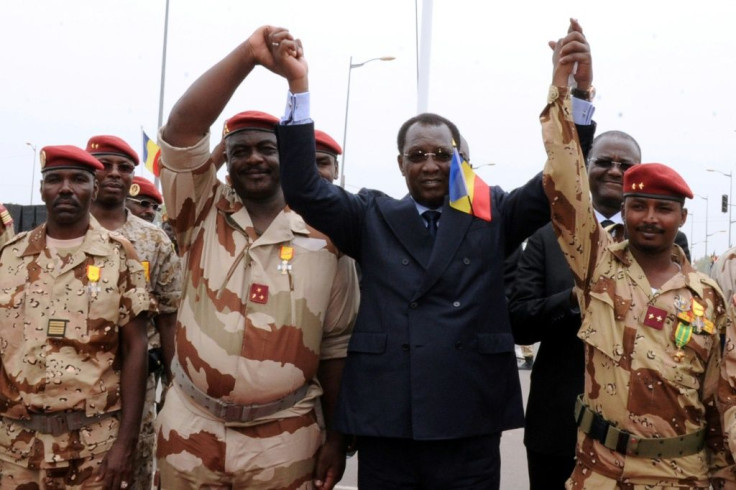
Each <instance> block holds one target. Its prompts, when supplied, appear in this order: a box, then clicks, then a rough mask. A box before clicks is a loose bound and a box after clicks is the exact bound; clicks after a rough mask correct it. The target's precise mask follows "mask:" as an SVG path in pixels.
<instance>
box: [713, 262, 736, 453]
mask: <svg viewBox="0 0 736 490" xmlns="http://www.w3.org/2000/svg"><path fill="white" fill-rule="evenodd" d="M711 275H712V276H713V279H715V280H716V281H717V282H718V284H719V286H720V287H721V289H722V290H723V295H724V297H725V298H726V305H727V308H728V311H729V314H730V316H731V318H736V307H735V305H734V294H736V291H734V289H736V288H735V285H736V248H731V249H729V250H727V251H726V252H724V253H723V254H722V255H721V256H720V257H719V258H718V260H717V261H716V263H715V264H713V267H712V269H711ZM724 352H725V353H726V355H725V356H724V358H723V370H724V371H725V373H726V374H725V375H724V376H723V377H722V379H721V383H720V385H719V387H718V403H719V408H720V410H721V413H722V419H723V429H724V436H725V437H726V441H727V442H728V447H729V448H730V449H731V454H732V455H733V454H736V408H735V407H736V355H735V354H734V352H736V341H735V340H734V338H733V337H732V336H731V335H727V336H726V345H725V347H724Z"/></svg>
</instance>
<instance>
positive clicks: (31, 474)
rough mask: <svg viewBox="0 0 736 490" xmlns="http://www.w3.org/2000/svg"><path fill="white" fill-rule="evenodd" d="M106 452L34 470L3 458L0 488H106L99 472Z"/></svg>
mask: <svg viewBox="0 0 736 490" xmlns="http://www.w3.org/2000/svg"><path fill="white" fill-rule="evenodd" d="M104 457H105V454H104V453H102V454H97V455H94V456H89V457H87V458H80V459H74V460H71V461H63V462H61V463H48V464H46V465H45V467H44V468H43V469H40V470H33V469H30V468H26V467H24V466H19V465H16V464H14V463H11V462H9V461H3V460H2V459H0V490H41V489H44V490H54V489H65V490H73V489H85V490H90V489H93V488H99V489H102V488H105V487H104V482H102V481H97V474H98V471H99V468H100V464H102V460H103V459H104Z"/></svg>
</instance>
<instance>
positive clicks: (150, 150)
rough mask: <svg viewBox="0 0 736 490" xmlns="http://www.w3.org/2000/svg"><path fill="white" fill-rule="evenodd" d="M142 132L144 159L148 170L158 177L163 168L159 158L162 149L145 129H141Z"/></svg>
mask: <svg viewBox="0 0 736 490" xmlns="http://www.w3.org/2000/svg"><path fill="white" fill-rule="evenodd" d="M141 132H142V133H143V161H144V162H145V164H146V168H147V169H148V171H149V172H151V173H152V174H153V175H155V176H156V177H158V176H159V175H160V174H161V169H160V168H159V164H158V160H159V158H160V156H161V149H160V148H159V147H158V145H157V144H156V143H155V142H154V141H153V140H152V139H151V138H149V137H148V135H147V134H146V132H145V131H143V130H141Z"/></svg>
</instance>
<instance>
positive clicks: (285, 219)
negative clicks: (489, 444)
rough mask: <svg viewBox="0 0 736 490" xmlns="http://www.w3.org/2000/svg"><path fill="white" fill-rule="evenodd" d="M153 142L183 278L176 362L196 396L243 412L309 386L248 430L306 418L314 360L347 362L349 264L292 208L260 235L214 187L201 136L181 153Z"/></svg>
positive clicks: (354, 294) (353, 282) (352, 299)
mask: <svg viewBox="0 0 736 490" xmlns="http://www.w3.org/2000/svg"><path fill="white" fill-rule="evenodd" d="M159 141H160V146H161V163H162V172H161V178H162V183H163V193H164V199H165V201H166V206H167V210H168V212H169V218H170V220H171V221H172V223H173V225H174V229H175V230H176V235H177V241H178V243H179V247H180V249H179V250H180V253H181V257H182V264H183V267H184V271H185V272H184V277H185V281H184V284H183V292H182V299H181V304H180V307H179V313H178V318H177V324H178V327H177V334H176V356H177V359H178V361H179V363H180V364H181V366H182V367H183V369H184V370H185V371H186V373H187V374H188V376H189V377H190V378H191V380H192V381H193V383H194V384H195V385H196V386H197V387H198V389H199V390H200V391H202V392H204V393H207V394H208V395H209V396H211V397H214V398H219V399H222V400H224V401H228V402H233V403H237V404H242V405H250V404H262V403H268V402H270V401H274V400H278V399H280V398H283V397H284V396H286V395H287V394H289V393H291V392H293V391H295V390H298V389H299V388H300V387H302V386H303V385H304V384H305V383H309V384H310V388H309V390H308V392H307V395H306V397H305V398H304V399H303V400H302V401H301V402H299V403H297V404H296V405H295V406H294V407H293V408H291V409H287V410H284V411H282V412H279V413H277V414H274V415H272V416H269V417H263V418H262V419H260V420H256V421H253V422H252V424H257V423H259V422H262V421H264V420H269V419H275V418H285V417H289V416H296V415H302V414H304V413H307V412H309V411H310V410H311V409H312V408H313V407H314V402H315V399H316V398H317V397H318V396H319V395H320V394H321V387H320V386H319V382H318V381H317V380H316V377H315V375H316V373H317V368H318V366H319V362H320V360H321V359H334V358H343V357H345V356H346V354H347V343H348V340H349V336H350V332H351V329H352V322H353V320H354V317H355V315H356V312H357V304H358V285H357V276H356V273H355V268H354V267H353V265H352V262H350V261H345V260H342V261H339V260H338V259H339V258H340V254H339V253H338V251H337V250H336V249H335V247H334V246H333V245H332V243H331V242H330V241H329V239H327V237H325V236H324V235H322V234H320V233H318V232H317V231H315V230H314V229H312V228H310V227H308V226H307V225H306V224H305V223H304V220H302V218H301V217H300V216H299V215H297V214H296V213H294V212H293V211H291V210H290V209H289V208H285V209H284V210H283V211H282V212H280V213H279V214H278V215H277V216H276V218H275V219H274V220H273V222H272V223H271V224H270V226H269V227H268V228H267V229H266V230H265V231H264V232H263V234H262V235H260V236H259V235H258V234H257V233H256V231H255V229H254V228H253V225H252V222H251V218H250V216H249V214H248V211H247V210H246V208H245V207H244V206H243V203H242V201H241V200H240V198H239V197H238V195H237V194H236V193H235V191H234V190H233V188H232V187H230V186H229V185H225V184H223V183H221V182H220V181H218V179H217V175H216V168H215V165H214V162H213V160H212V159H211V158H210V151H209V137H208V136H206V137H204V138H203V139H202V140H201V141H200V142H199V143H198V144H197V145H196V146H194V147H191V148H183V149H179V148H174V147H171V146H170V145H168V144H167V143H166V142H165V141H163V140H162V139H161V138H160V137H159Z"/></svg>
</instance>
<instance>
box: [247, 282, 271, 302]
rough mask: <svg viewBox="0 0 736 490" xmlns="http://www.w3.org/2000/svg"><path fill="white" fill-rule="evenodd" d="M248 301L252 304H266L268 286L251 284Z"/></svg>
mask: <svg viewBox="0 0 736 490" xmlns="http://www.w3.org/2000/svg"><path fill="white" fill-rule="evenodd" d="M248 299H250V301H252V302H253V303H260V304H266V303H267V302H268V286H266V285H265V284H255V283H254V284H251V286H250V293H249V294H248Z"/></svg>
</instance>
